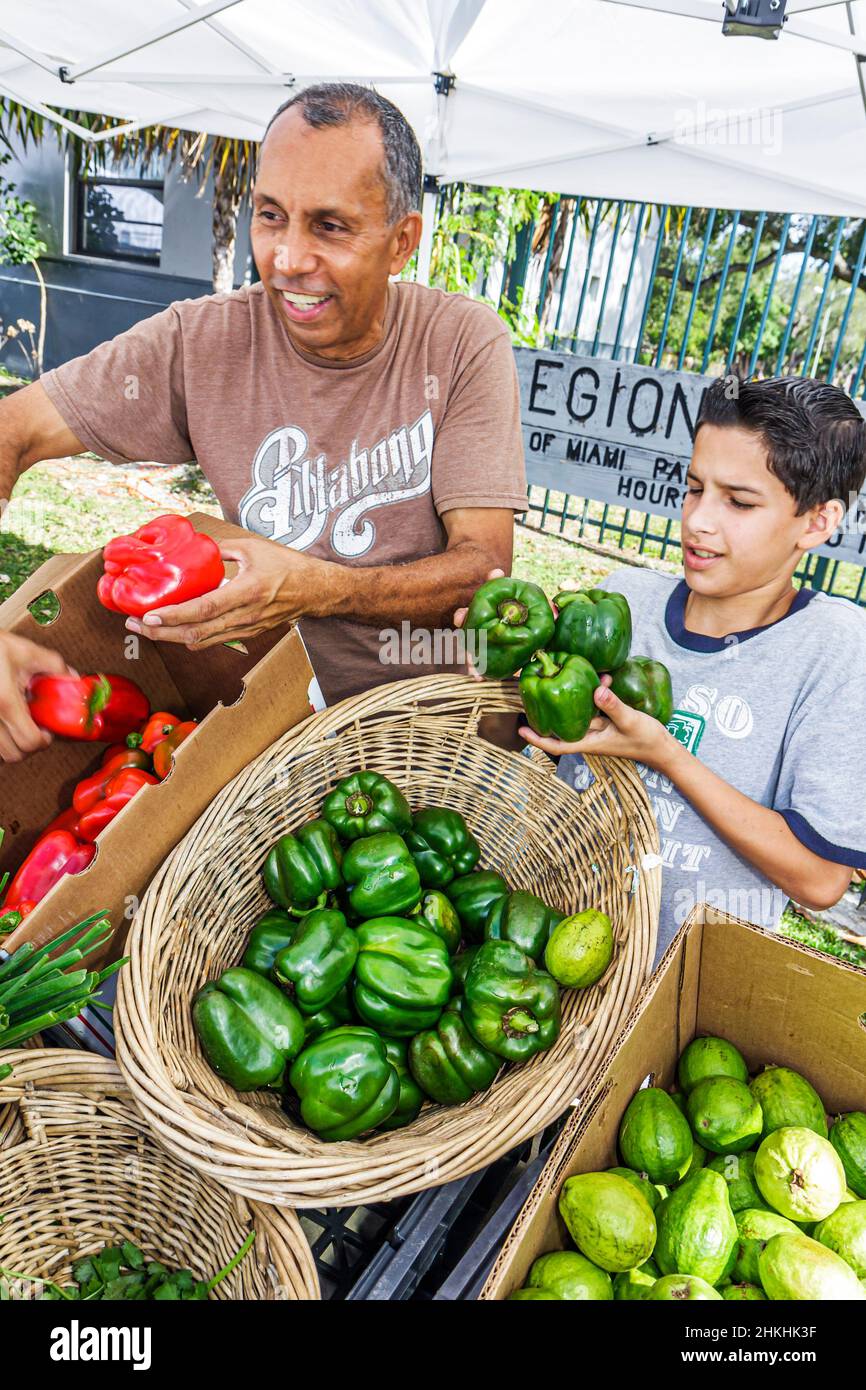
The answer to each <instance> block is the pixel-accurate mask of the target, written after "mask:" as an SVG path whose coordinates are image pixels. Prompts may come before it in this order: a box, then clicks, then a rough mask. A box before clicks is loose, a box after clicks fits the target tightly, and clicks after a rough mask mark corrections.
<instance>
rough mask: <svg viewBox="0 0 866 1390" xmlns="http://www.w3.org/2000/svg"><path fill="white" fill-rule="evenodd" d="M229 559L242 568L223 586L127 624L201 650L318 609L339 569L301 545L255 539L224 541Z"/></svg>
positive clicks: (147, 634) (253, 634) (223, 552)
mask: <svg viewBox="0 0 866 1390" xmlns="http://www.w3.org/2000/svg"><path fill="white" fill-rule="evenodd" d="M220 554H221V556H222V558H223V559H224V560H234V561H235V562H236V564H237V566H238V572H237V574H236V575H235V576H234V578H233V579H229V580H226V581H225V582H224V583H223V584H222V585H221V586H220V587H219V588H218V589H214V590H212V592H211V593H209V594H204V595H203V596H202V597H201V598H196V599H190V600H189V602H188V603H177V604H172V605H168V606H166V607H165V608H155V609H153V611H152V612H150V613H146V614H145V616H144V617H143V618H141V619H138V618H128V619H127V622H126V626H127V628H128V629H129V630H130V631H131V632H138V633H140V634H141V635H142V636H144V637H151V638H153V639H155V640H157V641H160V642H178V643H181V644H182V645H184V646H186V647H189V648H190V649H191V650H193V649H194V650H196V651H198V650H199V649H200V648H202V647H212V646H214V645H215V644H216V643H218V642H233V641H238V640H240V639H242V638H244V637H257V636H258V635H259V633H261V632H266V631H267V630H268V628H272V627H277V626H278V625H279V624H280V623H287V622H292V621H294V620H295V619H297V618H299V617H301V616H302V615H303V614H315V613H317V611H319V604H317V603H316V601H315V597H314V596H315V595H316V594H317V593H318V594H319V595H320V603H322V602H324V595H325V593H326V591H327V589H328V586H329V582H330V581H331V573H330V572H331V571H333V570H334V569H335V568H337V567H336V566H334V565H331V564H329V563H328V562H327V561H326V560H317V559H315V558H313V557H312V556H309V555H305V554H304V552H303V551H301V550H290V549H289V548H288V547H286V546H284V545H278V544H277V543H276V542H275V541H268V540H264V539H262V538H258V537H256V538H254V539H250V540H248V541H247V540H244V541H235V542H233V543H232V544H223V545H220Z"/></svg>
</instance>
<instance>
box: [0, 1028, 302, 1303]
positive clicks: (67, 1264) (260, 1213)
mask: <svg viewBox="0 0 866 1390" xmlns="http://www.w3.org/2000/svg"><path fill="white" fill-rule="evenodd" d="M4 1060H5V1061H9V1062H11V1063H12V1064H13V1068H14V1069H13V1073H12V1075H11V1076H9V1077H7V1078H6V1080H5V1081H2V1082H0V1103H2V1104H5V1103H7V1102H8V1103H9V1104H10V1105H11V1107H12V1108H13V1109H14V1110H15V1111H16V1112H17V1113H18V1119H19V1121H20V1125H21V1130H22V1131H23V1133H24V1134H25V1135H26V1138H24V1139H22V1140H20V1141H19V1142H18V1143H17V1144H15V1145H13V1146H11V1147H6V1148H4V1149H3V1150H2V1151H0V1212H2V1213H3V1221H2V1224H0V1266H2V1267H3V1268H5V1269H9V1270H15V1271H16V1272H19V1273H22V1274H32V1275H34V1276H36V1277H42V1278H46V1279H52V1280H54V1281H55V1282H58V1283H64V1282H67V1281H68V1280H69V1277H70V1270H71V1266H72V1264H73V1262H74V1261H75V1260H77V1259H79V1258H81V1257H82V1256H84V1255H89V1254H93V1253H94V1252H95V1251H97V1250H99V1249H101V1248H102V1246H103V1245H104V1244H106V1243H108V1244H119V1243H120V1242H121V1241H122V1240H127V1239H128V1240H131V1241H132V1242H133V1244H135V1245H140V1246H141V1247H142V1249H143V1250H144V1251H145V1253H146V1254H147V1255H148V1256H150V1257H151V1258H152V1259H159V1260H164V1261H165V1262H166V1264H169V1265H173V1266H175V1267H180V1268H189V1269H192V1270H193V1272H194V1273H195V1274H196V1275H197V1276H198V1277H199V1278H211V1277H212V1276H213V1275H214V1274H216V1273H217V1272H218V1271H219V1270H220V1269H222V1267H223V1265H225V1264H226V1263H228V1261H229V1260H230V1259H231V1257H232V1256H233V1255H234V1254H235V1252H236V1251H237V1250H238V1249H239V1248H240V1246H241V1245H242V1244H243V1242H244V1240H245V1239H246V1238H247V1236H248V1235H249V1233H250V1231H251V1230H253V1229H255V1232H256V1240H255V1243H254V1245H253V1247H252V1249H251V1250H250V1251H249V1253H248V1254H247V1255H246V1256H245V1257H244V1259H243V1260H242V1261H241V1263H240V1264H239V1265H238V1266H237V1268H236V1269H235V1270H234V1271H233V1272H232V1273H231V1274H230V1275H228V1276H227V1278H226V1279H224V1280H223V1281H222V1282H221V1283H220V1284H219V1285H217V1288H216V1289H215V1290H214V1297H216V1298H221V1299H269V1300H270V1299H279V1300H281V1301H285V1300H289V1299H317V1298H318V1297H319V1285H318V1278H317V1275H316V1268H315V1265H314V1263H313V1257H312V1253H311V1251H310V1248H309V1246H308V1244H307V1242H306V1240H305V1238H304V1236H303V1234H302V1232H301V1229H300V1226H299V1224H298V1220H297V1218H296V1217H295V1215H294V1213H293V1212H289V1211H277V1210H275V1208H274V1207H272V1206H261V1205H257V1204H255V1203H248V1202H246V1201H244V1199H243V1198H241V1197H238V1196H237V1195H236V1194H235V1193H232V1192H227V1191H226V1190H225V1188H221V1187H219V1186H218V1184H216V1183H214V1182H212V1181H210V1180H209V1179H208V1178H205V1177H202V1176H201V1174H199V1173H195V1172H193V1171H192V1170H191V1169H189V1168H184V1167H183V1166H182V1165H181V1164H179V1163H177V1162H176V1160H175V1159H173V1158H171V1157H170V1155H168V1154H166V1153H164V1152H163V1150H162V1149H160V1148H159V1146H158V1145H157V1144H156V1143H155V1142H154V1139H153V1136H152V1135H151V1134H150V1132H149V1130H148V1128H147V1126H146V1125H145V1124H144V1122H143V1121H142V1119H141V1116H140V1115H139V1114H138V1112H137V1111H136V1110H135V1108H134V1106H133V1105H132V1104H131V1103H130V1096H129V1091H128V1090H127V1087H126V1084H125V1082H124V1080H123V1077H122V1076H121V1074H120V1071H119V1070H118V1068H117V1066H116V1065H115V1063H114V1062H111V1061H109V1060H107V1059H106V1058H104V1057H96V1056H94V1055H92V1054H90V1053H86V1052H79V1051H73V1050H69V1051H67V1050H65V1049H60V1048H38V1049H34V1050H27V1051H24V1050H21V1051H18V1052H10V1053H8V1054H4Z"/></svg>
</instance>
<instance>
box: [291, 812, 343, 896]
mask: <svg viewBox="0 0 866 1390" xmlns="http://www.w3.org/2000/svg"><path fill="white" fill-rule="evenodd" d="M295 838H296V839H298V840H300V842H301V844H302V845H303V846H304V849H305V850H306V851H307V853H308V854H309V856H310V858H311V859H312V861H313V863H314V864H315V866H316V868H317V869H318V871H319V875H320V877H321V880H322V883H323V885H324V887H325V889H326V890H327V891H328V892H329V893H333V892H334V891H335V890H336V889H337V888H339V887H340V885H341V884H342V882H343V875H342V873H341V865H342V862H343V846H342V845H341V844H340V837H339V835H338V834H337V832H336V830H335V829H334V827H333V826H332V825H329V824H328V822H327V821H326V820H324V819H323V818H322V817H321V816H317V817H316V819H315V820H308V821H307V823H306V825H302V826H301V828H300V830H297V831H295Z"/></svg>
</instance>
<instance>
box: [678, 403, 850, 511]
mask: <svg viewBox="0 0 866 1390" xmlns="http://www.w3.org/2000/svg"><path fill="white" fill-rule="evenodd" d="M701 425H732V426H733V425H737V426H739V427H740V428H741V429H744V430H751V431H753V433H755V434H758V435H760V437H761V441H762V443H763V444H764V446H765V448H766V450H767V466H768V468H769V469H770V472H771V473H775V475H776V477H777V478H778V479H779V480H780V482H782V483H783V484H784V486H785V487H786V488H787V490H788V492H790V493H791V495H792V497H794V498H795V499H796V502H797V516H802V515H803V513H804V512H807V511H808V510H809V509H810V507H817V506H821V505H822V504H823V503H824V502H829V501H830V500H831V499H832V498H834V497H838V498H839V500H840V501H841V502H843V503H844V504H845V507H846V508H847V507H848V506H850V504H851V501H852V494H854V495H856V494H857V493H858V492H859V491H860V489H861V487H862V486H863V480H864V478H866V420H864V418H863V416H862V415H861V414H860V412H859V410H858V409H857V407H856V406H855V404H854V402H853V401H852V399H851V397H850V396H848V395H846V393H845V392H844V391H842V390H841V389H840V387H838V386H829V385H828V384H827V382H826V381H817V380H816V379H815V378H814V377H802V376H775V377H770V378H768V379H767V380H766V381H739V380H738V379H737V378H736V377H730V376H727V377H719V378H718V380H717V381H714V382H713V384H712V386H710V387H709V389H708V390H707V392H706V394H705V395H704V399H703V401H702V402H701V408H700V410H699V412H698V421H697V425H696V427H695V434H696V435H697V432H698V430H699V429H700V427H701Z"/></svg>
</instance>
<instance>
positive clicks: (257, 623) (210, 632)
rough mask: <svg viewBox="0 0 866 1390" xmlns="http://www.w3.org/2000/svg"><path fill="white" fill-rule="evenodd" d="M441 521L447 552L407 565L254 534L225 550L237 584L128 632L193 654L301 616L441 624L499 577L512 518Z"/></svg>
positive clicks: (483, 513) (467, 513)
mask: <svg viewBox="0 0 866 1390" xmlns="http://www.w3.org/2000/svg"><path fill="white" fill-rule="evenodd" d="M442 525H443V527H444V529H445V533H446V536H447V545H446V547H445V549H444V550H443V551H440V552H437V553H436V554H433V555H425V556H423V557H422V558H421V559H420V560H411V561H408V562H407V563H406V564H388V565H371V566H369V567H368V566H366V565H344V564H339V563H337V562H336V561H331V560H320V559H317V558H315V557H314V556H311V555H308V554H306V552H305V551H302V550H292V549H291V547H289V546H284V545H280V544H279V543H278V542H277V541H269V540H264V539H262V538H260V537H258V536H256V537H251V538H250V539H249V540H240V541H236V542H233V543H232V544H228V543H226V544H224V545H221V546H220V554H221V555H222V557H223V559H224V560H234V561H235V562H236V563H237V565H238V566H239V571H238V573H237V574H236V575H235V577H234V578H233V579H230V580H227V581H226V582H225V583H223V584H222V585H221V586H220V588H218V589H214V590H213V591H212V592H211V593H209V594H205V595H204V596H203V597H202V598H200V599H193V600H191V601H190V602H189V603H178V604H174V605H168V604H166V605H165V606H164V607H162V608H154V609H153V610H152V611H151V612H150V613H146V614H145V615H144V617H143V618H141V619H139V618H130V619H128V621H127V624H126V626H127V627H128V628H129V630H130V631H131V632H139V633H141V634H142V635H143V636H145V637H150V638H153V639H154V640H156V641H160V642H179V643H181V644H183V645H184V646H187V647H189V648H190V649H191V650H195V651H198V650H199V648H202V647H209V646H213V645H214V644H215V643H217V642H230V641H235V640H239V639H242V638H244V637H255V636H257V635H258V634H259V633H261V632H265V631H266V630H267V629H268V628H271V627H277V626H278V625H279V624H280V623H286V622H294V621H296V620H297V619H299V618H344V619H348V620H350V621H353V622H359V623H366V624H368V625H370V626H373V627H384V626H386V625H387V626H391V625H393V624H394V623H399V622H402V621H404V620H407V621H409V622H411V623H412V624H415V625H417V626H419V627H427V628H434V627H441V626H442V625H443V624H444V622H445V621H446V620H447V616H448V614H450V613H452V612H453V611H454V609H455V608H456V607H457V606H458V605H459V604H463V603H465V602H466V599H467V597H469V596H471V594H472V593H473V592H474V590H475V589H477V587H478V585H479V584H480V583H481V582H482V579H483V577H484V575H485V574H488V573H489V572H490V570H491V566H492V565H496V566H497V567H498V568H497V570H495V571H494V573H500V574H501V573H504V567H505V566H506V565H508V566H510V564H511V545H512V538H513V533H514V518H513V513H512V512H511V511H510V510H509V509H508V508H497V507H472V508H468V507H467V508H459V507H455V508H454V509H453V510H450V511H447V512H445V513H443V516H442Z"/></svg>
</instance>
